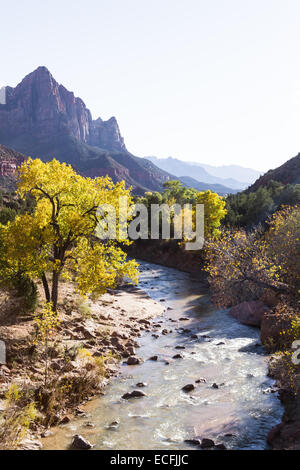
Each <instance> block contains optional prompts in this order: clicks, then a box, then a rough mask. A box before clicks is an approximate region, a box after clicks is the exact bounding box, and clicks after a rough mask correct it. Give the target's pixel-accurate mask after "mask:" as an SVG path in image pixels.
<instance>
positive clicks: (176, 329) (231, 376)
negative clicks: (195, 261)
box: [43, 262, 283, 450]
mask: <svg viewBox="0 0 300 470" xmlns="http://www.w3.org/2000/svg"><path fill="white" fill-rule="evenodd" d="M140 288H141V289H143V290H144V291H146V292H147V293H148V294H149V296H150V297H152V298H153V299H155V300H158V301H163V303H164V305H165V307H166V312H165V313H164V315H163V316H162V317H161V318H156V319H155V320H154V323H155V324H157V325H158V326H157V333H158V334H159V337H158V338H155V337H153V336H152V334H153V331H152V332H147V333H145V334H144V335H143V336H142V338H140V339H139V342H140V345H141V347H140V348H139V350H138V355H139V356H140V357H141V358H142V359H144V362H143V363H142V364H141V365H138V366H128V365H126V364H122V366H121V372H120V375H119V376H118V377H117V378H115V379H113V380H112V382H111V384H110V385H109V386H108V387H107V388H106V390H105V394H104V396H101V397H99V398H97V399H94V400H92V401H91V402H90V403H88V404H87V405H86V407H85V411H86V412H87V413H88V414H89V416H88V418H86V417H85V418H75V419H74V420H73V421H72V422H71V423H69V424H67V425H64V426H61V427H58V428H56V429H55V430H54V435H53V436H51V437H49V438H47V439H44V442H43V445H44V448H45V449H66V448H67V447H68V446H69V445H70V442H71V440H72V436H73V435H74V434H82V435H83V436H84V437H86V438H87V439H89V441H90V442H92V443H93V444H95V449H99V450H101V449H111V450H125V449H137V450H138V449H154V450H171V449H174V450H181V449H192V447H191V446H190V445H189V444H188V443H186V442H185V440H186V439H193V438H195V437H196V436H197V437H200V438H203V437H206V438H211V439H213V440H215V442H216V443H223V444H225V446H226V447H227V448H228V449H266V448H267V444H266V438H267V434H268V431H269V430H270V429H271V428H272V427H273V426H274V425H275V424H277V423H278V422H280V421H281V416H282V413H283V408H282V406H281V404H280V401H279V399H278V397H277V394H276V393H271V390H270V388H271V387H272V386H273V385H274V382H273V381H272V380H271V379H270V378H268V377H267V368H268V367H267V356H266V355H265V353H264V350H263V348H262V347H261V345H260V344H259V330H258V329H256V328H252V327H248V326H245V325H241V324H239V323H238V322H237V321H236V320H234V319H233V318H231V317H230V316H229V315H228V314H227V312H226V311H225V310H216V309H215V308H214V307H213V306H212V304H211V303H210V300H209V295H208V291H207V289H206V288H205V287H204V286H203V284H201V282H199V280H197V279H195V278H193V276H192V275H189V274H187V273H183V272H180V271H177V270H175V269H171V268H166V267H162V266H157V265H153V264H150V263H145V262H142V263H141V278H140ZM182 318H186V319H187V320H180V319H182ZM162 329H167V330H168V331H169V333H168V334H166V335H162V334H160V333H161V330H162ZM170 331H171V332H170ZM178 347H180V348H184V349H179V348H178ZM176 354H181V355H182V358H181V359H173V356H174V355H176ZM154 355H157V356H158V361H156V362H155V361H150V360H148V359H149V358H150V357H151V356H154ZM201 378H205V380H206V382H201V383H198V384H196V381H197V380H199V379H201ZM139 382H145V383H146V384H147V386H146V387H144V388H141V389H140V390H143V391H144V392H145V393H146V394H147V396H146V397H143V398H138V399H131V400H123V399H121V396H122V395H123V394H124V393H126V392H129V391H132V390H134V389H137V387H136V384H137V383H139ZM190 383H193V384H195V385H196V388H195V390H194V391H192V392H189V393H185V392H183V391H182V390H181V389H182V387H183V386H184V385H186V384H190ZM214 384H216V385H217V386H218V388H216V386H214ZM88 421H89V422H92V423H93V425H94V427H92V428H90V427H87V422H88ZM114 421H118V422H119V424H118V425H117V426H115V427H114V426H110V423H112V422H114Z"/></svg>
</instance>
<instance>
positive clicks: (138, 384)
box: [136, 382, 147, 388]
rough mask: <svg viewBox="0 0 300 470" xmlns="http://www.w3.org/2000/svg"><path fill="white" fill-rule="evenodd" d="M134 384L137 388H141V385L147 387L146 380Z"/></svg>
mask: <svg viewBox="0 0 300 470" xmlns="http://www.w3.org/2000/svg"><path fill="white" fill-rule="evenodd" d="M136 386H137V387H139V388H143V387H147V384H146V382H138V383H137V384H136Z"/></svg>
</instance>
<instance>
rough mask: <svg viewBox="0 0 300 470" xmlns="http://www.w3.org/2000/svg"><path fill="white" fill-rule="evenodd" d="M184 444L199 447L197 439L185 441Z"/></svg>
mask: <svg viewBox="0 0 300 470" xmlns="http://www.w3.org/2000/svg"><path fill="white" fill-rule="evenodd" d="M184 442H185V443H186V444H190V445H191V446H199V445H200V441H199V439H185V440H184Z"/></svg>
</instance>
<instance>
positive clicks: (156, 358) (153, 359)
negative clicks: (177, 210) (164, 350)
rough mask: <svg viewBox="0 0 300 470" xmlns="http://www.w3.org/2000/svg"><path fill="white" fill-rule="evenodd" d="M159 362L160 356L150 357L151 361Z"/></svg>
mask: <svg viewBox="0 0 300 470" xmlns="http://www.w3.org/2000/svg"><path fill="white" fill-rule="evenodd" d="M157 360H158V356H151V357H149V361H157Z"/></svg>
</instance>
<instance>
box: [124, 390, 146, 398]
mask: <svg viewBox="0 0 300 470" xmlns="http://www.w3.org/2000/svg"><path fill="white" fill-rule="evenodd" d="M146 396H147V395H146V393H144V392H142V390H133V392H128V393H124V395H123V396H122V398H123V399H124V400H129V399H130V398H141V397H146Z"/></svg>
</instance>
